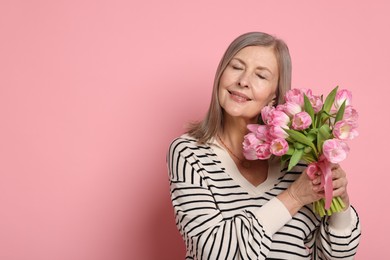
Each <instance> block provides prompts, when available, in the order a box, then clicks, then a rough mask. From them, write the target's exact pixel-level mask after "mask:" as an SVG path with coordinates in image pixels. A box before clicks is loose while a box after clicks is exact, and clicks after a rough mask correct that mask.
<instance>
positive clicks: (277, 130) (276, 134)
mask: <svg viewBox="0 0 390 260" xmlns="http://www.w3.org/2000/svg"><path fill="white" fill-rule="evenodd" d="M283 129H289V128H288V127H281V126H270V127H269V133H268V137H269V139H276V138H284V139H286V138H287V137H288V134H287V133H286V131H284V130H283Z"/></svg>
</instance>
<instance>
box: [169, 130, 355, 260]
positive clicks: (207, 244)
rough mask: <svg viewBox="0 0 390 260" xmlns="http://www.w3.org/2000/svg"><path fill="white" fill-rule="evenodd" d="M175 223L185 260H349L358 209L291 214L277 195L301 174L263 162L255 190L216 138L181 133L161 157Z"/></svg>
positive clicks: (306, 210) (299, 169)
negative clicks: (262, 174) (261, 176)
mask: <svg viewBox="0 0 390 260" xmlns="http://www.w3.org/2000/svg"><path fill="white" fill-rule="evenodd" d="M167 164H168V171H169V180H170V192H171V200H172V205H173V208H174V212H175V218H176V225H177V228H178V230H179V231H180V233H181V235H182V237H183V239H184V242H185V245H186V250H187V254H186V259H211V260H215V259H288V260H292V259H341V258H342V259H353V256H354V255H355V253H356V250H357V247H358V245H359V238H360V224H359V219H358V216H357V213H356V211H355V210H354V209H353V208H352V207H349V208H348V209H347V210H346V211H345V212H342V213H337V214H334V215H332V216H331V217H324V218H322V219H321V218H319V216H317V215H316V214H314V212H313V210H312V208H311V205H307V206H304V207H303V208H301V209H300V210H299V212H298V213H297V214H295V215H294V216H291V215H290V213H289V212H288V210H287V209H286V208H285V206H284V205H283V203H281V202H280V201H279V199H277V198H276V196H277V195H278V194H279V193H281V192H282V191H284V190H285V189H287V188H288V187H289V185H290V184H291V183H292V182H294V180H295V179H296V178H297V177H298V176H299V174H301V172H302V171H303V169H304V167H305V166H304V165H298V166H297V167H295V168H294V169H293V170H292V171H289V172H286V170H281V169H280V166H279V164H276V163H274V162H272V161H270V163H269V170H268V177H267V180H266V181H265V182H263V183H262V184H260V185H259V186H257V187H254V186H253V185H251V184H250V183H249V182H248V181H246V179H245V178H244V177H242V175H241V174H240V173H239V171H238V169H237V167H236V166H235V164H234V162H233V160H232V159H231V158H230V157H229V155H228V153H227V152H226V151H225V150H223V148H221V147H220V146H219V145H218V143H217V142H216V141H215V140H214V141H212V142H211V143H208V144H205V145H200V144H198V143H197V142H196V140H194V139H193V138H191V137H189V136H187V135H183V136H181V137H180V138H177V139H175V140H174V141H173V142H172V143H171V145H170V148H169V151H168V154H167Z"/></svg>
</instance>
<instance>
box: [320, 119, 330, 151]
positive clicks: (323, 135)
mask: <svg viewBox="0 0 390 260" xmlns="http://www.w3.org/2000/svg"><path fill="white" fill-rule="evenodd" d="M331 137H332V130H331V129H330V127H329V125H327V124H325V125H322V126H321V127H320V128H319V129H318V134H317V149H318V153H322V145H323V144H324V142H325V141H326V140H328V139H331Z"/></svg>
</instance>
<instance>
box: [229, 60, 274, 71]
mask: <svg viewBox="0 0 390 260" xmlns="http://www.w3.org/2000/svg"><path fill="white" fill-rule="evenodd" d="M232 60H238V61H239V62H241V63H243V64H246V63H245V62H244V61H243V60H242V59H240V58H237V57H235V58H232ZM256 69H260V70H267V71H268V72H269V73H271V75H273V73H272V71H271V70H270V69H269V68H267V67H264V66H257V67H256Z"/></svg>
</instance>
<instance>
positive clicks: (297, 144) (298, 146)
mask: <svg viewBox="0 0 390 260" xmlns="http://www.w3.org/2000/svg"><path fill="white" fill-rule="evenodd" d="M294 147H295V149H303V148H305V145H303V144H302V143H300V142H294Z"/></svg>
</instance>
